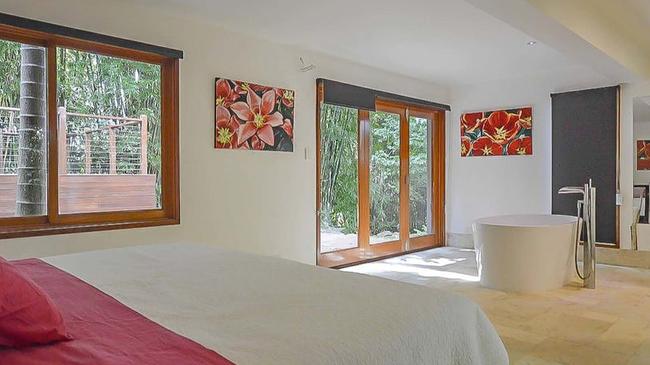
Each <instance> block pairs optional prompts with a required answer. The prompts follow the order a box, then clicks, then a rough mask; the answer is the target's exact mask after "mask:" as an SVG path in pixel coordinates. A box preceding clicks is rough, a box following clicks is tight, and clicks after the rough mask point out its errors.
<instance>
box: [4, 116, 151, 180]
mask: <svg viewBox="0 0 650 365" xmlns="http://www.w3.org/2000/svg"><path fill="white" fill-rule="evenodd" d="M19 125H20V109H18V108H9V107H0V174H15V173H16V171H17V168H18V128H19ZM57 125H58V147H59V148H58V149H59V157H58V158H59V164H58V166H59V174H61V175H65V174H70V175H78V174H86V175H88V174H111V175H115V174H130V175H137V174H141V175H144V174H147V168H148V165H147V144H148V141H147V128H148V121H147V116H146V115H141V116H139V117H138V118H130V117H119V116H105V115H92V114H82V113H71V112H68V111H67V110H66V108H64V107H60V108H58V109H57Z"/></svg>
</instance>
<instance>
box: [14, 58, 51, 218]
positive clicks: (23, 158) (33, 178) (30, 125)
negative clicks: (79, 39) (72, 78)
mask: <svg viewBox="0 0 650 365" xmlns="http://www.w3.org/2000/svg"><path fill="white" fill-rule="evenodd" d="M45 60H46V57H45V49H44V48H40V47H36V46H30V45H21V47H20V127H19V129H18V149H19V150H18V188H17V192H16V214H17V215H18V216H30V215H43V214H45V192H46V185H45V184H46V168H45V162H46V158H45V156H46V152H45V146H46V143H45V141H46V138H45V137H46V136H45V130H46V129H45V124H46V120H47V119H46V115H47V108H46V103H45V100H46V83H45V66H46V62H45Z"/></svg>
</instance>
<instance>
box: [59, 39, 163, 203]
mask: <svg viewBox="0 0 650 365" xmlns="http://www.w3.org/2000/svg"><path fill="white" fill-rule="evenodd" d="M57 70H58V74H57V76H58V85H57V91H58V95H57V100H58V130H59V142H58V143H59V166H60V167H59V170H60V171H59V173H60V176H59V212H60V213H62V214H66V213H87V212H106V211H126V210H143V209H156V208H160V207H161V203H160V198H161V181H160V179H161V158H160V129H161V128H160V123H161V112H160V103H161V97H160V93H161V75H160V74H161V68H160V66H159V65H154V64H148V63H143V62H137V61H131V60H125V59H120V58H115V57H108V56H102V55H97V54H93V53H88V52H83V51H78V50H72V49H65V48H59V49H58V50H57Z"/></svg>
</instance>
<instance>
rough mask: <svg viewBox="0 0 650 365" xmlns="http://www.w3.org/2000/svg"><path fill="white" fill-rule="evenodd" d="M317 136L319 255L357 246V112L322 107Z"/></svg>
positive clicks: (324, 105)
mask: <svg viewBox="0 0 650 365" xmlns="http://www.w3.org/2000/svg"><path fill="white" fill-rule="evenodd" d="M320 134H321V160H320V162H321V171H320V173H321V214H320V246H321V247H320V248H321V252H332V251H338V250H344V249H348V248H354V247H358V233H359V176H358V163H357V161H358V134H359V113H358V110H357V109H352V108H344V107H340V106H334V105H328V104H323V107H322V109H321V120H320Z"/></svg>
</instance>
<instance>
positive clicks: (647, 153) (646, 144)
mask: <svg viewBox="0 0 650 365" xmlns="http://www.w3.org/2000/svg"><path fill="white" fill-rule="evenodd" d="M636 169H637V170H650V141H648V140H638V141H636Z"/></svg>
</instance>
